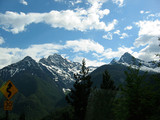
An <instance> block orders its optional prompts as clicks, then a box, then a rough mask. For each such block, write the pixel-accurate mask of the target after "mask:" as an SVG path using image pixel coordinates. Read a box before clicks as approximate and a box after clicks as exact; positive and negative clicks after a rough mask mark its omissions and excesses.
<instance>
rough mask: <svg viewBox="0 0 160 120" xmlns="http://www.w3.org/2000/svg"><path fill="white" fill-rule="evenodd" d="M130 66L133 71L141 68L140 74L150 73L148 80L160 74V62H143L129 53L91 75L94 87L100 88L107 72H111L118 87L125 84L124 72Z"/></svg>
mask: <svg viewBox="0 0 160 120" xmlns="http://www.w3.org/2000/svg"><path fill="white" fill-rule="evenodd" d="M129 66H131V67H133V69H134V68H138V67H140V70H141V71H140V74H144V73H145V72H146V71H148V74H147V76H148V78H149V77H150V76H151V75H152V74H157V73H159V72H160V68H159V67H158V62H155V63H154V62H145V61H143V60H140V59H137V58H134V57H133V56H132V55H131V54H129V53H125V54H124V55H122V56H121V58H120V59H119V60H118V61H116V60H115V59H113V60H112V61H111V62H110V64H106V65H103V66H101V67H99V68H97V69H96V70H94V71H93V72H92V73H91V80H92V81H93V86H96V87H100V84H101V83H102V79H103V78H102V76H103V73H104V71H105V70H107V71H108V72H109V74H110V76H111V79H113V80H114V82H115V84H116V85H117V86H118V85H119V84H120V83H122V84H123V83H124V80H125V74H124V71H127V70H128V67H129Z"/></svg>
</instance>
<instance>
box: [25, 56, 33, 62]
mask: <svg viewBox="0 0 160 120" xmlns="http://www.w3.org/2000/svg"><path fill="white" fill-rule="evenodd" d="M30 60H33V59H32V58H31V57H30V56H26V57H25V58H24V59H23V61H30Z"/></svg>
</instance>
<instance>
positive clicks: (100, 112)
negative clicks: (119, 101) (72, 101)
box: [86, 71, 117, 120]
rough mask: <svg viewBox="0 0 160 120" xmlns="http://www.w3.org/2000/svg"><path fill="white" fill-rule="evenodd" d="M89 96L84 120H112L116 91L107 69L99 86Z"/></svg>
mask: <svg viewBox="0 0 160 120" xmlns="http://www.w3.org/2000/svg"><path fill="white" fill-rule="evenodd" d="M100 87H101V88H97V89H95V90H94V91H92V93H91V95H90V97H89V103H88V107H87V116H86V120H113V111H112V107H113V102H114V99H115V95H116V92H117V88H116V86H115V85H114V81H113V80H112V79H111V77H110V75H109V73H108V72H107V71H105V72H104V74H103V81H102V84H101V86H100Z"/></svg>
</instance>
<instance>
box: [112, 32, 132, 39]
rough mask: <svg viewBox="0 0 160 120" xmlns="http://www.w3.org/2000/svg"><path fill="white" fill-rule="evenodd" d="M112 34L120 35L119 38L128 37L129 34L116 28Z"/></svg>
mask: <svg viewBox="0 0 160 120" xmlns="http://www.w3.org/2000/svg"><path fill="white" fill-rule="evenodd" d="M114 34H116V35H118V36H120V37H119V38H120V39H124V38H127V37H129V35H128V34H127V33H121V31H120V30H116V31H115V32H114Z"/></svg>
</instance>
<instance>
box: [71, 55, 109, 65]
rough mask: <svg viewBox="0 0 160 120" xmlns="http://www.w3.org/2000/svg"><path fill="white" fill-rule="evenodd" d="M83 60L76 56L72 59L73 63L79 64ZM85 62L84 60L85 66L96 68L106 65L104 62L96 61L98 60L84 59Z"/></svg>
mask: <svg viewBox="0 0 160 120" xmlns="http://www.w3.org/2000/svg"><path fill="white" fill-rule="evenodd" d="M83 59H84V57H79V56H76V57H75V58H74V59H73V61H75V62H79V63H81V62H82V60H83ZM85 60H86V66H97V67H98V66H101V65H104V64H106V63H105V62H101V61H98V60H89V59H86V58H85Z"/></svg>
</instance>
